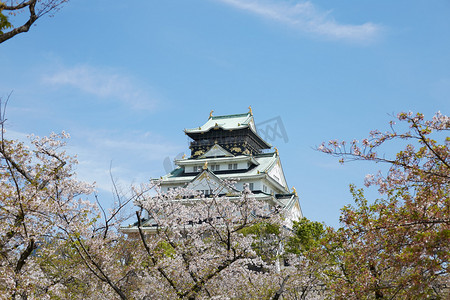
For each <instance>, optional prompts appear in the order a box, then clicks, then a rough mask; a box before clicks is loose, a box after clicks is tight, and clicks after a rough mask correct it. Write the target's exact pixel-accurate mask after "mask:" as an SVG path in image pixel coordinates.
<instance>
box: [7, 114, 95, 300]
mask: <svg viewBox="0 0 450 300" xmlns="http://www.w3.org/2000/svg"><path fill="white" fill-rule="evenodd" d="M0 115H1V112H0ZM0 121H1V125H2V126H1V127H2V128H1V129H2V132H1V140H0V187H1V188H0V291H1V294H2V295H3V296H5V297H7V298H11V299H25V298H27V297H29V296H31V295H34V297H38V298H39V297H40V296H39V295H45V294H47V292H48V290H49V289H51V288H52V287H54V285H55V284H56V282H54V281H52V280H51V279H50V278H48V277H47V276H46V274H45V272H44V271H43V269H42V268H41V267H40V263H41V262H42V261H44V260H45V259H46V258H47V257H48V256H49V255H51V253H52V252H55V251H56V250H57V249H55V248H54V247H52V245H53V243H54V242H56V241H58V240H59V239H63V238H64V236H65V235H66V234H65V233H66V232H75V231H77V230H78V229H77V228H78V227H80V226H82V227H84V226H88V222H87V221H86V217H87V216H89V215H90V214H91V213H92V208H93V206H92V205H91V204H90V203H89V202H87V201H85V200H83V199H82V198H81V197H80V196H81V195H83V194H89V193H90V192H91V191H92V186H91V185H88V184H85V183H82V182H79V181H77V180H76V179H74V178H73V169H72V166H73V163H74V162H75V160H74V159H73V158H70V157H69V156H67V155H66V154H65V152H64V151H61V150H60V148H61V147H62V146H64V139H65V138H66V137H67V134H65V133H62V134H59V135H57V134H51V135H50V136H49V137H47V138H39V137H36V136H33V137H31V145H32V149H29V148H28V147H27V146H26V145H25V144H23V143H21V142H18V141H14V140H8V139H6V138H5V137H4V134H5V130H4V127H3V125H4V121H5V119H4V115H2V118H1V120H0Z"/></svg>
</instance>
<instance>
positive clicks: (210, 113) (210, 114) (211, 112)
mask: <svg viewBox="0 0 450 300" xmlns="http://www.w3.org/2000/svg"><path fill="white" fill-rule="evenodd" d="M213 112H214V111H213V110H211V111H210V112H209V119H211V118H212V116H213V115H212V114H213Z"/></svg>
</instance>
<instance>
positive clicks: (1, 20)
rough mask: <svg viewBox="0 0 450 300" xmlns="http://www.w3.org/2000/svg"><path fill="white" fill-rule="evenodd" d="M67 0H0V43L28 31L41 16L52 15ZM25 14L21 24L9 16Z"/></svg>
mask: <svg viewBox="0 0 450 300" xmlns="http://www.w3.org/2000/svg"><path fill="white" fill-rule="evenodd" d="M66 2H68V0H3V1H0V43H3V42H5V41H7V40H9V39H11V38H12V37H14V36H16V35H18V34H20V33H23V32H28V30H30V28H31V26H32V25H33V24H34V23H35V22H36V21H37V20H38V19H39V18H40V17H42V16H44V15H52V14H54V13H55V12H56V11H58V10H59V9H60V8H61V6H62V5H63V4H64V3H66ZM18 14H27V17H26V21H25V22H24V23H23V24H15V23H16V22H13V21H10V17H13V18H14V17H15V16H16V15H18Z"/></svg>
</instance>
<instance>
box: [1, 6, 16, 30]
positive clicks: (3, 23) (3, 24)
mask: <svg viewBox="0 0 450 300" xmlns="http://www.w3.org/2000/svg"><path fill="white" fill-rule="evenodd" d="M3 5H4V4H3V2H1V1H0V34H3V30H4V29H8V28H12V27H13V26H12V24H11V23H9V21H8V17H7V16H5V15H4V14H3V13H2V11H3Z"/></svg>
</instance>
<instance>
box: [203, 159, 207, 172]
mask: <svg viewBox="0 0 450 300" xmlns="http://www.w3.org/2000/svg"><path fill="white" fill-rule="evenodd" d="M203 170H208V162H207V161H205V164H204V165H203Z"/></svg>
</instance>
